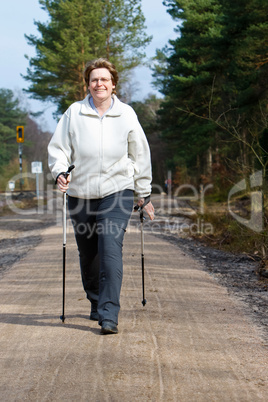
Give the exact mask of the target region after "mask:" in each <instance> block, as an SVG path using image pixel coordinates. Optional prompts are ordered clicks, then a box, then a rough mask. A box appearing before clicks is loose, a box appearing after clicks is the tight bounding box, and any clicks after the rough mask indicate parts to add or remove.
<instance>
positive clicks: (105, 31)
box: [24, 0, 151, 114]
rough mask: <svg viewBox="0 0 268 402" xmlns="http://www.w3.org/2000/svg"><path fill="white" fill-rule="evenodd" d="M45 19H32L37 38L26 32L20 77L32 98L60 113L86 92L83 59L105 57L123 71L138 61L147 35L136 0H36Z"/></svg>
mask: <svg viewBox="0 0 268 402" xmlns="http://www.w3.org/2000/svg"><path fill="white" fill-rule="evenodd" d="M39 3H40V5H41V6H42V8H43V9H44V10H45V11H47V12H48V14H49V21H48V22H47V23H40V22H35V24H36V26H37V29H38V31H39V33H40V35H41V37H37V36H34V35H26V38H27V40H28V43H29V44H30V45H31V46H34V47H35V49H36V57H33V58H31V59H30V60H29V64H30V67H29V68H28V69H27V75H25V77H24V78H25V79H26V80H28V81H29V82H30V83H31V85H30V86H29V88H28V89H27V92H28V93H30V94H31V96H32V97H33V98H35V99H39V100H41V101H42V100H43V101H52V102H54V103H55V104H56V105H57V106H58V110H57V112H58V113H59V114H62V113H63V112H64V111H65V110H66V108H67V107H68V106H69V105H70V104H71V103H73V102H74V101H75V100H81V99H82V98H84V96H85V95H86V93H87V88H86V85H85V83H84V80H83V70H84V67H85V64H86V62H87V61H89V60H92V59H94V58H98V57H106V58H107V59H108V60H110V61H111V62H112V63H114V64H115V65H116V67H117V69H118V71H119V73H120V75H121V78H122V80H124V75H126V73H127V72H128V71H130V70H131V69H132V68H134V67H136V66H138V65H139V64H141V63H142V60H143V59H144V57H145V54H144V52H143V50H144V48H145V47H146V45H147V44H148V43H149V42H150V41H151V37H148V36H147V35H146V34H145V28H146V27H145V19H144V16H143V14H142V11H141V0H95V1H91V0H39Z"/></svg>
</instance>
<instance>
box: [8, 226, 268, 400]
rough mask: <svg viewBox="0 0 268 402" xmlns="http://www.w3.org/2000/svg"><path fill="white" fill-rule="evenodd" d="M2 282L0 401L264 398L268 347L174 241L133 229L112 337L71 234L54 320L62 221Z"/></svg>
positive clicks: (126, 245) (234, 304)
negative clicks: (92, 303) (94, 314)
mask: <svg viewBox="0 0 268 402" xmlns="http://www.w3.org/2000/svg"><path fill="white" fill-rule="evenodd" d="M42 237H43V240H42V242H40V243H39V244H38V245H37V246H36V247H35V248H34V249H32V250H30V251H29V252H28V254H27V255H26V256H25V257H24V258H23V259H21V260H20V261H19V262H17V263H15V265H14V266H13V267H12V269H11V270H9V271H7V272H5V273H4V275H3V277H2V278H1V280H0V306H1V314H0V333H1V337H0V351H1V352H0V353H1V359H0V361H1V365H0V400H1V401H5V402H10V401H23V400H25V401H100V402H102V401H119V402H121V401H123V402H124V401H182V402H184V401H187V402H188V401H191V402H192V401H228V402H229V401H243V402H245V401H267V395H268V377H267V372H268V370H267V368H268V367H267V363H268V353H267V352H268V348H267V344H266V342H265V338H264V337H263V336H262V333H261V332H260V329H259V328H257V327H255V326H254V324H253V322H252V321H250V318H249V317H248V316H245V314H244V311H243V306H242V305H240V302H239V301H237V300H235V299H234V298H233V297H232V296H230V295H229V294H228V292H227V290H226V288H225V287H223V286H221V285H220V284H219V283H217V282H216V280H215V279H213V278H212V277H211V276H209V274H208V273H207V272H205V271H203V270H202V269H201V268H200V265H199V262H198V261H197V260H193V259H192V258H191V257H189V256H187V255H185V253H184V252H183V251H180V250H179V249H178V247H175V246H174V245H172V244H170V243H168V242H166V241H164V240H162V239H161V238H159V237H155V236H152V235H147V236H146V248H145V259H146V278H145V281H146V299H147V304H146V306H145V307H143V306H142V303H141V300H142V293H141V268H140V234H139V232H138V231H137V229H136V228H134V227H131V226H130V227H129V229H128V231H127V233H126V237H125V243H124V281H123V289H122V295H121V313H120V317H119V318H120V321H119V334H118V335H108V336H102V335H100V327H99V326H98V324H97V323H96V322H93V321H89V319H88V316H89V305H88V302H87V300H86V299H85V296H84V292H83V290H82V285H81V280H80V273H79V266H78V254H77V250H76V246H75V242H74V238H73V233H71V232H70V233H69V234H68V240H67V278H66V298H67V300H66V321H65V323H64V324H62V323H61V321H60V319H59V316H60V314H61V289H62V288H61V276H62V261H61V248H62V237H61V228H60V227H57V226H52V227H49V228H46V229H45V230H44V231H43V233H42Z"/></svg>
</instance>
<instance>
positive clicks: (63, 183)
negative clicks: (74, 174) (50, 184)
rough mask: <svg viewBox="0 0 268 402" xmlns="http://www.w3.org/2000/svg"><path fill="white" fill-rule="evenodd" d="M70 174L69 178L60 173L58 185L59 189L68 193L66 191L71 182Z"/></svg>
mask: <svg viewBox="0 0 268 402" xmlns="http://www.w3.org/2000/svg"><path fill="white" fill-rule="evenodd" d="M70 180H71V179H70V176H69V175H68V176H67V178H65V177H64V174H60V175H59V177H58V179H57V186H58V189H59V190H60V191H61V192H63V193H66V191H67V190H68V188H69V183H70Z"/></svg>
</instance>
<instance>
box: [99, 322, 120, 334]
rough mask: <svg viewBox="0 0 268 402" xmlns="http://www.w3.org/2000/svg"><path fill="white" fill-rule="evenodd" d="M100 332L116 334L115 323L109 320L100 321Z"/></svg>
mask: <svg viewBox="0 0 268 402" xmlns="http://www.w3.org/2000/svg"><path fill="white" fill-rule="evenodd" d="M101 334H102V335H108V334H118V328H117V325H116V324H115V323H114V322H113V321H109V320H104V321H102V323H101Z"/></svg>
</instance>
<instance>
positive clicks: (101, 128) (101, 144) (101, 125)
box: [98, 117, 104, 198]
mask: <svg viewBox="0 0 268 402" xmlns="http://www.w3.org/2000/svg"><path fill="white" fill-rule="evenodd" d="M103 118H104V117H103ZM103 118H101V117H100V150H99V189H98V193H99V198H101V197H102V191H101V173H102V164H103Z"/></svg>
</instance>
